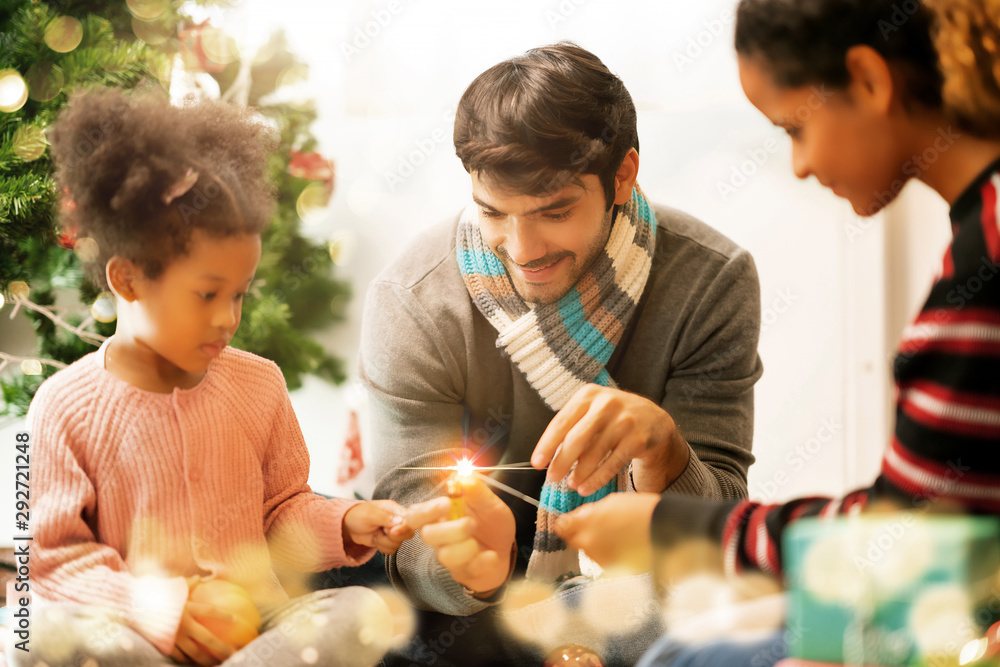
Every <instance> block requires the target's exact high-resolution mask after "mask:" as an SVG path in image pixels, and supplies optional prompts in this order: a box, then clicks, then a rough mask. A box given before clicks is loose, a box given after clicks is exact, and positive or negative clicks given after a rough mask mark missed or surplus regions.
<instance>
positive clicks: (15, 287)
mask: <svg viewBox="0 0 1000 667" xmlns="http://www.w3.org/2000/svg"><path fill="white" fill-rule="evenodd" d="M7 293H8V294H10V295H11V297H12V298H13V299H14V300H15V301H20V300H22V299H27V298H28V295H29V294H31V288H29V287H28V283H26V282H24V281H23V280H15V281H14V282H12V283H11V284H10V285H8V286H7Z"/></svg>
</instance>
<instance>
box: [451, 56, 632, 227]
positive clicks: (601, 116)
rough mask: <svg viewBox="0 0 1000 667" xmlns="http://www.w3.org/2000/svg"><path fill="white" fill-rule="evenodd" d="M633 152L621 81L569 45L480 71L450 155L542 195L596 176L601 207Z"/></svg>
mask: <svg viewBox="0 0 1000 667" xmlns="http://www.w3.org/2000/svg"><path fill="white" fill-rule="evenodd" d="M632 148H635V149H636V150H638V149H639V138H638V135H637V133H636V120H635V105H634V104H633V103H632V97H631V95H629V93H628V90H626V89H625V84H623V83H622V81H621V79H619V78H618V77H617V76H615V75H614V74H612V73H611V71H610V70H608V68H607V67H605V66H604V63H602V62H601V61H600V59H599V58H598V57H597V56H595V55H594V54H593V53H590V52H589V51H587V50H585V49H583V48H580V47H579V46H577V45H576V44H573V43H571V42H560V43H558V44H553V45H550V46H543V47H541V48H537V49H531V50H530V51H527V52H526V53H524V55H521V56H517V57H515V58H511V59H510V60H505V61H504V62H502V63H500V64H498V65H494V66H493V67H491V68H490V69H488V70H486V71H485V72H483V73H482V74H480V75H479V76H478V77H476V80H475V81H473V82H472V84H470V85H469V87H468V89H466V91H465V93H464V94H463V95H462V99H461V100H460V101H459V103H458V109H457V111H456V113H455V152H456V153H457V154H458V157H459V158H460V159H461V160H462V165H463V166H464V167H465V169H466V171H468V172H469V173H470V174H471V173H478V175H479V177H480V178H481V179H483V180H484V181H485V182H487V183H489V184H492V185H496V186H499V187H502V188H504V189H508V190H512V191H514V192H518V193H521V194H528V195H532V196H548V195H551V194H554V193H556V192H558V191H559V190H560V189H562V188H563V187H564V186H565V185H566V184H567V183H570V182H573V181H574V180H576V181H578V179H579V177H580V176H581V175H583V174H595V175H596V176H597V177H598V178H599V179H600V182H601V186H602V188H603V189H604V198H605V204H606V207H607V208H609V209H610V208H611V206H612V204H613V203H614V197H615V187H614V186H615V174H616V173H617V172H618V167H619V166H621V163H622V160H623V159H624V158H625V155H626V154H627V153H628V151H629V150H630V149H632Z"/></svg>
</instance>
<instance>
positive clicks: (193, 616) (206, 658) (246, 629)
mask: <svg viewBox="0 0 1000 667" xmlns="http://www.w3.org/2000/svg"><path fill="white" fill-rule="evenodd" d="M187 582H188V599H187V602H186V603H185V604H184V610H183V612H182V613H181V623H180V626H179V628H178V630H177V637H176V639H175V640H174V650H173V651H171V653H170V657H171V658H173V659H174V660H177V661H179V662H182V663H185V664H190V663H191V662H193V663H194V664H196V665H206V666H207V665H217V664H219V663H220V662H222V661H224V660H226V659H227V658H228V657H229V656H231V655H232V654H233V653H235V652H236V651H238V650H239V649H241V648H242V647H243V646H245V645H246V644H248V643H250V642H251V641H253V639H254V638H256V637H257V626H258V625H260V615H259V614H258V613H257V609H256V607H255V606H254V604H253V600H251V598H250V596H249V595H247V593H246V591H245V590H244V589H243V588H241V587H240V586H238V585H236V584H234V583H231V582H228V581H225V580H221V579H208V580H204V579H202V578H200V577H188V578H187Z"/></svg>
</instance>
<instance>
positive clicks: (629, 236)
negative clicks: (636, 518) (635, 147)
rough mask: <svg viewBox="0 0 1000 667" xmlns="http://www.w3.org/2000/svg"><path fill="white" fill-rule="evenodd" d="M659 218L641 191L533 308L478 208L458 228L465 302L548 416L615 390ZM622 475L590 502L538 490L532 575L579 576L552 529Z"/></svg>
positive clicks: (555, 487)
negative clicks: (586, 260) (584, 258)
mask: <svg viewBox="0 0 1000 667" xmlns="http://www.w3.org/2000/svg"><path fill="white" fill-rule="evenodd" d="M655 241H656V218H655V216H654V215H653V211H652V209H651V208H650V206H649V202H647V201H646V198H645V197H644V196H643V194H642V192H641V191H640V190H639V188H638V186H637V187H636V188H635V189H634V190H633V191H632V198H631V199H630V200H629V201H628V202H626V203H625V205H624V206H622V207H621V210H620V211H619V212H618V216H617V218H616V219H615V221H614V224H613V225H612V227H611V234H610V236H609V238H608V242H607V244H606V245H605V246H604V251H603V252H602V253H601V254H600V255H599V256H598V257H597V259H596V260H595V261H594V263H593V264H592V265H591V267H590V268H589V269H588V270H587V271H586V272H585V273H584V274H583V275H582V276H580V279H579V280H578V281H577V283H576V285H574V287H573V288H572V289H570V290H569V292H567V293H566V294H565V295H564V296H563V297H562V298H561V299H559V301H557V302H556V303H551V304H542V305H537V306H535V307H534V308H531V307H529V306H528V304H526V303H525V302H524V301H523V300H522V299H521V298H520V297H519V296H518V295H517V292H516V291H515V290H514V285H513V283H512V282H511V280H510V276H509V275H508V274H507V270H506V268H504V265H503V264H502V263H501V262H500V259H499V258H498V257H497V256H496V255H495V254H493V252H492V250H490V248H489V247H488V246H487V245H486V243H485V242H484V241H483V238H482V236H481V234H480V230H479V214H478V209H477V206H476V205H475V204H472V205H470V206H469V207H468V208H466V210H465V212H464V213H463V214H462V218H461V220H459V223H458V238H457V243H456V254H457V257H458V266H459V270H460V271H461V272H462V277H463V278H464V280H465V286H466V288H467V289H468V290H469V295H470V296H471V297H472V300H473V301H474V302H475V304H476V307H477V308H479V311H480V312H481V313H482V314H483V315H484V316H485V317H486V319H488V320H489V321H490V323H491V324H492V325H493V326H494V327H495V328H496V330H497V332H498V333H499V335H498V336H497V347H500V348H503V349H504V350H505V351H506V353H507V355H508V356H509V357H510V358H511V360H512V361H513V362H514V364H516V365H517V368H518V369H519V370H520V371H521V372H522V373H523V374H524V376H525V377H526V378H527V380H528V382H529V383H530V384H531V386H532V387H534V388H535V390H536V391H537V392H538V393H539V395H540V396H541V397H542V400H544V401H545V403H546V405H548V406H549V407H550V408H551V409H552V410H554V411H556V412H558V411H559V410H560V409H561V408H562V407H563V406H564V405H565V404H566V403H567V402H568V401H569V399H570V397H572V396H573V394H574V393H576V391H577V390H578V389H579V388H580V387H582V386H584V385H585V384H589V383H596V384H600V385H604V386H607V387H614V386H615V383H614V380H612V379H611V375H610V374H609V373H608V370H607V368H605V365H606V364H607V363H608V359H610V358H611V354H612V352H614V349H615V346H616V345H617V344H618V341H619V340H621V336H622V332H623V331H624V329H625V326H626V325H627V324H628V322H629V320H630V319H631V318H632V314H633V313H634V312H635V308H636V305H637V304H638V302H639V297H640V296H641V295H642V291H643V289H645V287H646V280H647V279H648V278H649V270H650V265H651V262H652V256H653V248H654V244H655ZM625 480H627V476H626V475H624V474H619V475H618V478H617V479H612V480H611V481H610V482H608V483H607V484H606V485H604V487H602V488H601V489H600V490H598V491H597V492H596V493H593V494H591V495H589V496H587V497H586V498H583V497H581V496H580V495H579V494H578V493H576V492H575V491H573V490H572V489H570V488H569V486H568V485H567V484H566V481H565V479H563V480H560V481H559V482H558V483H555V482H545V484H544V486H543V487H542V494H541V498H540V499H539V500H540V503H541V505H540V507H539V509H538V520H537V524H536V532H535V543H534V549H533V551H532V554H531V559H530V560H529V563H528V577H529V578H532V579H538V580H546V581H557V582H558V581H563V580H565V579H568V578H572V577H574V576H576V575H579V574H581V567H580V558H579V555H578V553H577V552H576V550H573V549H568V548H567V546H566V543H565V542H563V540H562V539H561V538H559V537H558V536H557V535H556V534H555V532H554V531H553V530H552V524H553V522H554V521H555V518H556V517H557V516H559V515H560V514H563V513H565V512H569V511H571V510H573V509H576V508H577V507H580V506H581V505H583V504H585V503H591V502H595V501H597V500H600V499H601V498H604V497H605V496H607V495H608V494H609V493H612V492H614V491H616V490H622V489H624V484H623V482H624V481H625Z"/></svg>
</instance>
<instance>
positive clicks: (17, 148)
mask: <svg viewBox="0 0 1000 667" xmlns="http://www.w3.org/2000/svg"><path fill="white" fill-rule="evenodd" d="M13 144H14V155H16V156H17V157H19V158H21V159H22V160H24V161H25V162H31V161H32V160H37V159H38V158H40V157H42V155H44V154H45V146H46V145H47V142H46V141H45V134H44V133H43V132H42V129H41V128H40V127H38V126H37V125H22V126H21V127H19V128H17V131H16V132H15V133H14V138H13Z"/></svg>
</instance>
